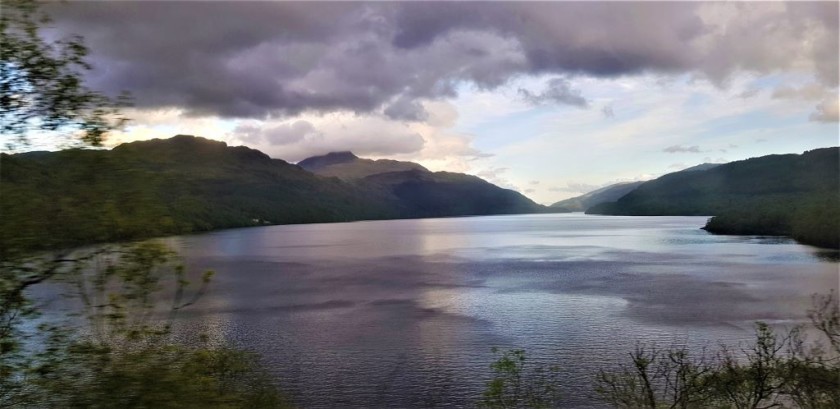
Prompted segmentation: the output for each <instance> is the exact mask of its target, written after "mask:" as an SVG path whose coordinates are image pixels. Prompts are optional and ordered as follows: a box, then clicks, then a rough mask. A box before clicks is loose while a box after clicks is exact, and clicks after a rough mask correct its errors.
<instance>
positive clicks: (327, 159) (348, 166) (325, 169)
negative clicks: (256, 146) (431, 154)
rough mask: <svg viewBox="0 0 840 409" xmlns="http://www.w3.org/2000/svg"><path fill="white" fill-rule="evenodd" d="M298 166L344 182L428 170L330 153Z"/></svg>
mask: <svg viewBox="0 0 840 409" xmlns="http://www.w3.org/2000/svg"><path fill="white" fill-rule="evenodd" d="M298 166H300V167H302V168H304V169H306V170H308V171H310V172H313V173H317V174H319V175H322V176H335V177H337V178H340V179H344V180H357V179H362V178H364V177H367V176H371V175H377V174H380V173H389V172H402V171H409V170H419V171H425V172H428V169H426V168H424V167H423V166H421V165H420V164H417V163H414V162H401V161H396V160H390V159H379V160H371V159H362V158H359V157H358V156H356V155H354V154H353V153H352V152H330V153H328V154H326V155H323V156H313V157H311V158H306V159H304V160H302V161H300V162H298Z"/></svg>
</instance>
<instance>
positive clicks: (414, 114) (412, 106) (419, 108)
mask: <svg viewBox="0 0 840 409" xmlns="http://www.w3.org/2000/svg"><path fill="white" fill-rule="evenodd" d="M383 113H384V114H385V116H387V117H388V118H391V119H396V120H400V121H415V122H416V121H425V120H426V119H428V118H429V113H428V112H426V109H425V108H423V105H422V104H420V103H419V102H417V101H412V100H411V99H410V98H406V97H405V96H402V97H400V98H398V99H397V100H396V101H394V103H392V104H391V105H389V106H388V107H387V108H385V110H384V111H383Z"/></svg>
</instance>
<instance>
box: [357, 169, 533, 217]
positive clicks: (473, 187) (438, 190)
mask: <svg viewBox="0 0 840 409" xmlns="http://www.w3.org/2000/svg"><path fill="white" fill-rule="evenodd" d="M360 182H361V183H363V184H365V185H371V186H380V187H382V188H384V189H385V190H387V191H388V192H390V193H391V194H393V195H394V196H396V197H397V198H398V199H399V200H400V201H401V203H403V205H404V206H405V207H407V208H408V209H409V211H410V212H411V213H412V214H415V215H418V216H419V217H439V216H468V215H490V214H517V213H538V212H543V211H545V210H546V208H545V207H544V206H542V205H539V204H537V203H534V202H533V201H532V200H531V199H528V198H527V197H525V196H523V195H522V194H520V193H519V192H516V191H513V190H510V189H503V188H500V187H498V186H496V185H494V184H492V183H489V182H487V181H485V180H483V179H481V178H479V177H476V176H471V175H465V174H462V173H452V172H429V171H426V170H417V169H415V170H409V171H403V172H390V173H381V174H377V175H371V176H368V177H366V178H364V179H362V180H361V181H360Z"/></svg>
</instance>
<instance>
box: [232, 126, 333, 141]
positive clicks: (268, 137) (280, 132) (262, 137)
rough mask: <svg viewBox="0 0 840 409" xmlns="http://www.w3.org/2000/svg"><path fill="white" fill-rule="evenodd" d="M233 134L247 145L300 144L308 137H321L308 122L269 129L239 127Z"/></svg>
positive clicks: (270, 127)
mask: <svg viewBox="0 0 840 409" xmlns="http://www.w3.org/2000/svg"><path fill="white" fill-rule="evenodd" d="M233 134H234V136H236V137H237V138H238V139H240V140H241V141H243V142H245V143H249V144H260V143H268V144H269V145H288V144H292V143H296V142H300V141H302V140H303V139H304V138H306V137H307V136H308V135H319V133H318V131H317V130H316V129H315V127H314V126H313V125H312V124H311V123H309V122H307V121H295V122H293V123H291V124H280V125H275V126H268V127H260V126H254V125H248V124H245V125H239V126H238V127H236V129H234V131H233Z"/></svg>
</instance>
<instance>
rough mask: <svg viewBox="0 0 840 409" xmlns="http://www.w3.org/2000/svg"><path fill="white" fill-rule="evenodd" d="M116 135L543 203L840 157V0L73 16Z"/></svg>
mask: <svg viewBox="0 0 840 409" xmlns="http://www.w3.org/2000/svg"><path fill="white" fill-rule="evenodd" d="M49 12H50V13H51V14H52V15H53V17H54V18H55V21H54V22H53V23H52V26H51V29H50V31H49V33H48V34H49V35H51V36H59V35H66V34H69V33H73V34H79V35H82V36H84V38H85V40H86V42H87V44H88V45H89V46H90V48H91V55H90V59H91V61H92V63H93V65H94V67H95V69H94V70H93V71H92V72H91V73H90V75H89V77H88V83H89V85H90V87H91V88H94V89H97V90H101V91H104V92H106V93H111V94H117V93H119V92H120V91H122V90H126V91H129V92H131V94H132V97H133V101H134V107H133V108H131V109H130V110H129V111H128V112H127V113H128V115H129V116H130V117H131V118H132V122H131V124H130V126H128V127H127V128H126V129H125V130H124V131H123V132H121V133H119V134H117V135H115V136H114V137H113V138H112V140H111V143H119V142H121V141H129V140H137V139H148V138H165V137H170V136H172V135H175V134H178V133H186V134H194V135H198V136H204V137H207V138H212V139H218V140H223V141H226V142H228V143H229V144H234V145H247V146H250V147H253V148H256V149H260V150H262V151H264V152H266V153H268V154H269V155H271V156H272V157H276V158H281V159H285V160H287V161H290V162H297V161H299V160H301V159H303V158H306V157H308V156H311V155H317V154H323V153H326V152H329V151H336V150H352V151H353V152H355V153H356V154H358V155H360V156H367V157H374V158H378V157H388V158H396V159H404V160H412V161H417V162H420V163H422V164H424V165H426V166H427V167H429V168H432V169H434V170H444V169H445V170H452V171H460V172H467V173H471V174H475V175H479V176H481V177H484V178H486V179H488V180H490V181H492V182H495V183H497V184H500V185H502V186H505V187H509V188H514V189H517V190H519V191H520V192H522V193H525V194H526V195H528V196H529V197H531V198H533V199H534V200H537V201H539V202H542V203H551V202H554V201H556V200H560V199H563V198H566V197H571V196H576V195H579V194H581V193H584V192H586V191H589V190H592V189H594V188H597V187H600V186H603V185H605V184H608V183H614V182H616V181H624V180H637V179H645V178H651V177H655V176H657V175H661V174H663V173H667V172H671V171H674V170H678V169H681V168H685V167H688V166H692V165H696V164H699V163H702V162H723V161H732V160H738V159H744V158H748V157H753V156H759V155H765V154H771V153H788V152H801V151H804V150H808V149H813V148H818V147H826V146H836V145H838V48H840V47H838V2H822V3H804V2H796V3H778V2H773V3H752V2H751V3H731V2H730V3H698V2H692V3H686V2H666V3H653V2H644V3H632V2H620V3H601V2H594V3H593V2H590V3H572V2H556V3H528V2H516V3H500V2H494V3H477V2H469V3H453V2H438V3H382V2H378V3H351V2H341V3H323V2H319V3H288V2H285V3H276V2H234V1H228V2H193V1H178V2H69V3H63V4H54V5H51V6H50V8H49Z"/></svg>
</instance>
